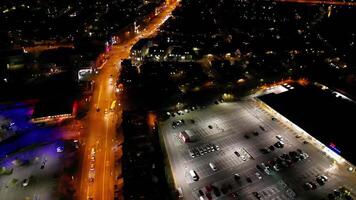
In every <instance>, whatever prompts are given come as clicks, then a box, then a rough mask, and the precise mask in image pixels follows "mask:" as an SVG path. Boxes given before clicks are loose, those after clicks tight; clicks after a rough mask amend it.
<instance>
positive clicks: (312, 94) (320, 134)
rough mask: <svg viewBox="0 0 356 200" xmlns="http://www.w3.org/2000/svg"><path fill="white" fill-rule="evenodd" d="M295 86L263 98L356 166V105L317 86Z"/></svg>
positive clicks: (262, 98)
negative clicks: (354, 140) (333, 145)
mask: <svg viewBox="0 0 356 200" xmlns="http://www.w3.org/2000/svg"><path fill="white" fill-rule="evenodd" d="M293 86H294V89H293V90H289V91H287V92H283V93H279V94H274V93H270V94H267V95H265V96H262V97H259V98H260V99H261V100H262V101H264V102H265V103H267V104H268V105H269V106H270V107H272V108H273V109H274V110H276V111H277V112H279V113H280V114H282V115H283V116H285V117H286V118H288V119H289V120H290V121H292V122H293V123H295V124H296V125H298V126H299V127H301V128H302V129H304V130H305V131H306V132H308V133H309V134H310V135H312V136H313V137H315V138H317V139H318V140H319V141H321V142H322V143H323V144H325V145H326V146H329V145H330V144H331V143H333V144H335V145H336V147H337V148H338V149H339V150H340V151H341V152H340V154H341V156H343V157H344V158H345V159H347V160H348V161H350V162H352V163H353V164H355V163H356V155H355V154H354V147H353V142H351V140H352V138H353V133H355V131H356V126H355V123H356V103H354V102H352V101H349V100H347V99H344V98H341V97H336V93H333V91H331V90H328V89H327V90H322V89H321V88H320V87H316V86H314V85H308V86H300V85H293Z"/></svg>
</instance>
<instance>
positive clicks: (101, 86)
mask: <svg viewBox="0 0 356 200" xmlns="http://www.w3.org/2000/svg"><path fill="white" fill-rule="evenodd" d="M102 88H103V85H102V84H100V89H99V96H98V103H97V106H99V102H100V97H101V91H102Z"/></svg>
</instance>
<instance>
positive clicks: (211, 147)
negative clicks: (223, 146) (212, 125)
mask: <svg viewBox="0 0 356 200" xmlns="http://www.w3.org/2000/svg"><path fill="white" fill-rule="evenodd" d="M219 150H220V147H219V146H218V145H215V144H206V145H203V146H201V147H196V148H192V149H189V155H190V156H191V157H192V158H195V157H198V156H203V155H205V154H208V153H211V152H214V151H219Z"/></svg>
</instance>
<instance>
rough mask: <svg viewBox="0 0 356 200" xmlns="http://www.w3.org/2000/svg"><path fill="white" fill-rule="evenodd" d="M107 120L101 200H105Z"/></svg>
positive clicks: (107, 125)
mask: <svg viewBox="0 0 356 200" xmlns="http://www.w3.org/2000/svg"><path fill="white" fill-rule="evenodd" d="M108 122H109V121H108V120H106V124H105V125H106V129H105V147H104V170H103V188H102V191H101V192H102V199H105V198H104V194H105V192H104V188H105V170H106V152H107V151H106V150H107V147H108V132H109V124H108Z"/></svg>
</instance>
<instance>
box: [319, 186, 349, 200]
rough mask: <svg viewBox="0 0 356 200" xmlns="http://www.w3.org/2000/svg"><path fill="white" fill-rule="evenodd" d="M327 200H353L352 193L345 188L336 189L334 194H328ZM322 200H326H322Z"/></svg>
mask: <svg viewBox="0 0 356 200" xmlns="http://www.w3.org/2000/svg"><path fill="white" fill-rule="evenodd" d="M327 199H329V200H336V199H337V200H353V199H354V198H352V196H351V192H350V191H349V190H348V189H347V188H346V187H344V186H341V187H339V189H335V190H334V191H333V192H331V193H328V195H327ZM321 200H326V199H325V198H322V199H321Z"/></svg>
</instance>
